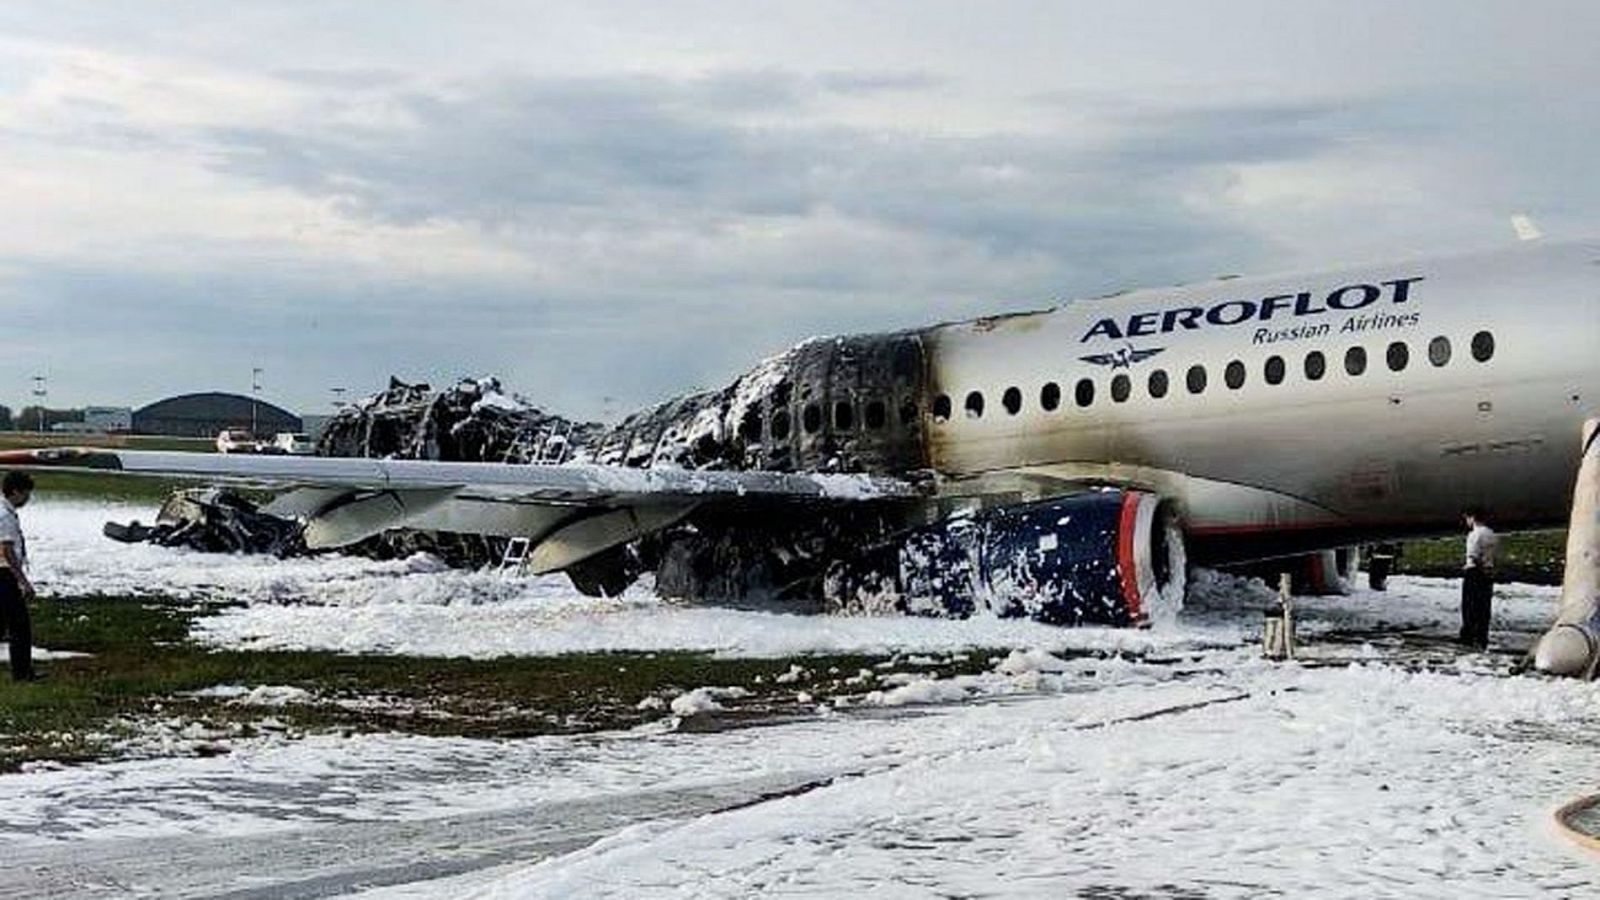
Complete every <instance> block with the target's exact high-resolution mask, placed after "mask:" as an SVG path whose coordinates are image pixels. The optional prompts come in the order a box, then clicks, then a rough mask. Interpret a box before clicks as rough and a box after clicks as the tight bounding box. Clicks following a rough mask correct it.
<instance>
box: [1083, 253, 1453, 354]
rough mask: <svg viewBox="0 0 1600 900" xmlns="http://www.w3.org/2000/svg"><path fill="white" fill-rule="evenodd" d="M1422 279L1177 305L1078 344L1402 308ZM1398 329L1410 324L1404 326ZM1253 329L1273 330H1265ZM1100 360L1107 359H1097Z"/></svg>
mask: <svg viewBox="0 0 1600 900" xmlns="http://www.w3.org/2000/svg"><path fill="white" fill-rule="evenodd" d="M1422 279H1423V276H1421V275H1418V276H1416V277H1414V278H1396V279H1394V280H1393V281H1382V282H1379V283H1377V284H1347V285H1345V286H1343V287H1340V288H1336V289H1334V290H1332V291H1329V292H1328V293H1326V294H1323V293H1322V292H1321V291H1300V292H1298V293H1294V294H1274V295H1273V296H1271V297H1263V298H1262V299H1260V300H1226V301H1223V302H1221V303H1215V304H1212V305H1211V306H1180V307H1177V308H1175V309H1168V310H1161V311H1157V312H1142V313H1134V314H1133V315H1131V316H1128V317H1127V318H1125V319H1111V318H1106V319H1101V320H1099V321H1098V322H1095V323H1094V324H1093V325H1092V326H1090V328H1089V330H1088V331H1087V332H1085V333H1084V335H1083V338H1082V339H1081V340H1080V341H1079V343H1087V342H1088V341H1091V340H1093V339H1095V338H1097V337H1103V338H1110V339H1112V340H1115V341H1122V340H1128V339H1130V338H1137V337H1147V336H1149V335H1155V334H1171V333H1172V332H1174V331H1178V330H1183V331H1198V330H1199V329H1201V328H1204V327H1207V326H1211V325H1221V326H1229V325H1240V324H1243V323H1245V322H1267V321H1270V320H1271V319H1273V318H1274V317H1275V316H1278V315H1279V314H1280V313H1282V314H1283V316H1292V317H1294V318H1296V319H1298V318H1300V317H1302V316H1319V315H1326V314H1328V313H1333V314H1335V315H1337V314H1338V313H1344V312H1353V311H1355V310H1359V309H1365V308H1366V307H1369V306H1372V305H1373V304H1375V303H1379V302H1380V301H1382V300H1385V299H1387V300H1388V302H1389V303H1391V304H1394V305H1400V304H1404V303H1405V302H1406V301H1407V300H1409V299H1410V298H1411V286H1412V285H1414V284H1416V283H1417V282H1419V281H1421V280H1422ZM1406 318H1408V319H1409V318H1410V317H1406ZM1399 324H1411V323H1410V322H1409V321H1407V322H1400V323H1399ZM1297 327H1298V326H1297ZM1320 327H1321V329H1323V330H1326V328H1327V326H1320ZM1257 330H1258V332H1270V331H1271V329H1268V328H1259V329H1257ZM1258 336H1260V335H1258ZM1269 336H1270V335H1269ZM1159 352H1160V351H1150V350H1134V349H1133V347H1132V346H1131V345H1130V346H1128V347H1127V348H1125V349H1124V350H1118V351H1117V352H1116V353H1111V354H1102V353H1097V354H1095V356H1094V357H1088V356H1085V357H1083V359H1084V360H1086V361H1088V362H1094V363H1099V364H1101V365H1109V366H1111V367H1113V368H1123V367H1124V366H1128V365H1131V364H1132V363H1136V362H1138V361H1139V360H1141V359H1145V358H1147V357H1149V356H1153V355H1154V354H1155V353H1159ZM1124 354H1126V355H1124ZM1138 354H1143V355H1138ZM1099 357H1106V359H1105V360H1101V359H1099Z"/></svg>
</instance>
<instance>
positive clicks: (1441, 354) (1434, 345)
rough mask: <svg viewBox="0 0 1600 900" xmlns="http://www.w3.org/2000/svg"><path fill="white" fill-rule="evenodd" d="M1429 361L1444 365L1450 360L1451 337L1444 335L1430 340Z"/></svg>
mask: <svg viewBox="0 0 1600 900" xmlns="http://www.w3.org/2000/svg"><path fill="white" fill-rule="evenodd" d="M1428 362H1431V363H1433V364H1434V365H1436V366H1442V365H1445V364H1446V363H1448V362H1450V339H1449V338H1447V337H1445V336H1444V335H1440V336H1439V337H1436V338H1434V339H1433V340H1431V341H1429V342H1428Z"/></svg>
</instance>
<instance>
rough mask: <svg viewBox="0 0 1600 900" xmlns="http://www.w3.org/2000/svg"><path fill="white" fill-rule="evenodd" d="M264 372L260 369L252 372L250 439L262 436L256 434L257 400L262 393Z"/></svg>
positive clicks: (257, 368)
mask: <svg viewBox="0 0 1600 900" xmlns="http://www.w3.org/2000/svg"><path fill="white" fill-rule="evenodd" d="M262 371H264V370H263V369H261V368H260V367H256V368H252V369H251V370H250V437H251V438H252V439H254V438H257V437H260V435H258V434H256V398H257V396H259V395H260V393H261V373H262Z"/></svg>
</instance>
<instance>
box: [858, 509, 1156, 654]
mask: <svg viewBox="0 0 1600 900" xmlns="http://www.w3.org/2000/svg"><path fill="white" fill-rule="evenodd" d="M1184 582H1185V572H1184V562H1183V537H1182V533H1181V531H1180V530H1179V529H1178V527H1177V525H1176V522H1175V518H1174V516H1173V515H1172V512H1171V509H1170V505H1169V504H1167V503H1165V502H1163V501H1162V500H1161V498H1159V497H1157V496H1155V495H1153V494H1148V493H1144V492H1142V491H1122V490H1101V491H1094V492H1091V493H1085V494H1079V495H1077V496H1073V497H1066V498H1062V499H1058V500H1047V501H1042V502H1038V503H1029V504H1022V505H1017V506H1007V507H1000V508H995V509H989V510H983V511H981V512H977V513H973V514H971V515H962V516H957V517H954V518H951V519H948V520H945V521H942V522H939V523H937V524H934V525H930V526H926V527H923V528H919V529H916V530H914V531H912V532H910V533H908V534H906V535H904V536H902V537H901V539H900V540H898V541H896V542H895V543H893V544H892V545H890V546H887V547H880V548H878V549H877V550H875V551H871V552H868V553H865V554H863V555H862V556H861V557H858V558H856V559H853V560H850V561H848V562H845V563H843V564H841V565H839V566H837V567H835V569H834V571H833V572H830V574H829V578H828V593H829V595H830V596H832V597H835V598H838V597H839V596H840V595H841V594H843V595H849V594H851V593H852V592H853V593H854V594H856V595H858V596H859V595H862V594H871V595H872V596H873V600H874V601H875V602H872V603H870V604H868V605H877V606H882V605H884V604H883V603H882V600H883V598H885V597H889V598H892V601H893V604H894V606H895V607H896V608H898V609H900V610H902V611H904V612H909V613H914V614H921V615H950V616H967V615H970V614H971V613H972V612H973V611H974V610H975V609H977V608H978V607H980V606H983V607H988V608H989V609H990V610H992V611H993V612H994V613H995V614H997V615H1000V616H1003V617H1021V616H1027V617H1029V618H1032V619H1035V620H1037V621H1040V622H1047V623H1050V624H1053V625H1123V626H1126V625H1139V624H1143V623H1145V622H1147V621H1148V620H1149V618H1150V616H1151V614H1152V612H1153V611H1154V610H1156V609H1158V608H1160V607H1162V605H1163V604H1164V603H1166V602H1169V601H1170V605H1171V606H1173V607H1174V608H1175V607H1176V605H1177V603H1179V602H1181V597H1182V593H1183V586H1184ZM845 600H846V602H849V597H848V596H847V597H846V598H845Z"/></svg>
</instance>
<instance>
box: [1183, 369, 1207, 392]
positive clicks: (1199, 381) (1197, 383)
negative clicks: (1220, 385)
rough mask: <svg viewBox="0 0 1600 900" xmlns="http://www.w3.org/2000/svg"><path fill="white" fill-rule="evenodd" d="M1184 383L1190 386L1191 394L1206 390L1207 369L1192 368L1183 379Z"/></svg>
mask: <svg viewBox="0 0 1600 900" xmlns="http://www.w3.org/2000/svg"><path fill="white" fill-rule="evenodd" d="M1183 383H1184V384H1185V385H1187V386H1188V388H1189V393H1191V394H1198V393H1200V392H1201V391H1204V390H1205V389H1206V367H1205V366H1190V367H1189V371H1188V373H1187V374H1185V375H1184V377H1183Z"/></svg>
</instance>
